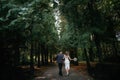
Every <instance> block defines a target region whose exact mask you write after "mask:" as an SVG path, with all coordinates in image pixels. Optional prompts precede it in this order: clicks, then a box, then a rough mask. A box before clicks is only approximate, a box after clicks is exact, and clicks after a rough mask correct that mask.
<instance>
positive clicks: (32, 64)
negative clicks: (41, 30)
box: [30, 42, 34, 74]
mask: <svg viewBox="0 0 120 80" xmlns="http://www.w3.org/2000/svg"><path fill="white" fill-rule="evenodd" d="M33 52H34V51H33V42H31V53H30V72H31V74H34V60H33Z"/></svg>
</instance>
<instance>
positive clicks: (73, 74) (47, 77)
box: [35, 65, 93, 80]
mask: <svg viewBox="0 0 120 80" xmlns="http://www.w3.org/2000/svg"><path fill="white" fill-rule="evenodd" d="M84 73H85V72H81V71H80V70H77V69H76V68H75V66H71V70H70V75H69V76H66V73H65V69H64V66H63V76H59V75H58V67H57V65H55V66H50V67H48V68H47V69H46V70H45V71H44V73H43V75H41V76H37V77H35V80H93V78H92V77H90V76H89V75H88V74H84Z"/></svg>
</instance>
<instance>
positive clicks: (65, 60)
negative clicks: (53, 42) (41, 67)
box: [56, 51, 75, 76]
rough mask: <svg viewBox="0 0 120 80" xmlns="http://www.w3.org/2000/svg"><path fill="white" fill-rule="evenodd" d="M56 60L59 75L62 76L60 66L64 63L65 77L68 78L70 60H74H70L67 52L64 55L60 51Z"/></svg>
mask: <svg viewBox="0 0 120 80" xmlns="http://www.w3.org/2000/svg"><path fill="white" fill-rule="evenodd" d="M56 60H57V63H58V68H59V75H60V76H63V74H62V66H63V63H64V65H65V70H66V75H67V76H68V75H69V70H70V60H75V59H71V58H70V56H69V52H68V51H66V52H65V54H63V52H62V51H61V52H60V53H59V54H57V56H56Z"/></svg>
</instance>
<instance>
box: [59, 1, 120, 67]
mask: <svg viewBox="0 0 120 80" xmlns="http://www.w3.org/2000/svg"><path fill="white" fill-rule="evenodd" d="M118 2H119V1H118V0H102V1H99V0H97V1H95V0H84V1H81V0H61V6H60V8H61V12H62V14H63V16H64V17H65V19H66V22H64V24H65V25H66V26H64V31H63V32H62V39H61V41H62V42H64V43H65V44H63V45H65V46H69V47H71V48H72V49H73V48H77V49H78V48H82V49H83V51H84V54H87V55H85V56H86V61H87V62H89V60H91V61H94V60H95V59H99V62H103V61H104V60H105V58H107V57H109V56H118V54H119V53H118V49H119V47H118V41H117V39H116V37H115V36H116V33H117V32H119V10H118V7H119V5H118V4H119V3H118ZM67 48H68V47H67ZM68 49H69V48H68ZM75 52H76V51H75ZM87 57H88V58H87ZM88 65H89V63H88Z"/></svg>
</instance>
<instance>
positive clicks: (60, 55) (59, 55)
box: [56, 51, 64, 76]
mask: <svg viewBox="0 0 120 80" xmlns="http://www.w3.org/2000/svg"><path fill="white" fill-rule="evenodd" d="M63 58H64V55H63V54H62V51H60V53H59V54H57V56H56V60H57V63H58V68H59V75H60V76H63V74H62V66H63Z"/></svg>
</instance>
